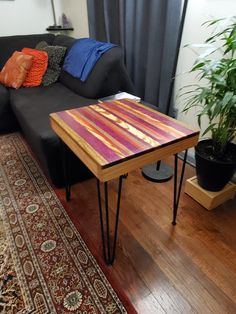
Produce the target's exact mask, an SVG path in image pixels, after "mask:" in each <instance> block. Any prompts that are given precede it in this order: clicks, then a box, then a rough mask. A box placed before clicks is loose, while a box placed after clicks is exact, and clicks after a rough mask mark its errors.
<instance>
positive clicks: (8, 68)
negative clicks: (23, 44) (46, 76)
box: [0, 51, 33, 88]
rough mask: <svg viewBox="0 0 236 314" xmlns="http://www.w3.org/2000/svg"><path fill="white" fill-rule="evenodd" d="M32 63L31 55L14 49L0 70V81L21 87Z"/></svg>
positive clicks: (9, 85) (6, 84)
mask: <svg viewBox="0 0 236 314" xmlns="http://www.w3.org/2000/svg"><path fill="white" fill-rule="evenodd" d="M32 64H33V57H32V56H29V55H27V54H24V53H22V52H19V51H15V52H14V53H13V55H12V56H11V57H10V58H9V59H8V60H7V62H6V64H5V65H4V67H3V69H2V71H1V72H0V83H2V84H4V85H5V86H8V87H13V88H19V87H21V85H22V84H23V83H24V81H25V79H26V76H27V74H28V73H29V71H30V69H31V67H32Z"/></svg>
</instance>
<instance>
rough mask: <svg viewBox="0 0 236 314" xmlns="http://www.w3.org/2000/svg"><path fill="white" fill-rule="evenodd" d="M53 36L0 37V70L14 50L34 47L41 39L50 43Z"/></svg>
mask: <svg viewBox="0 0 236 314" xmlns="http://www.w3.org/2000/svg"><path fill="white" fill-rule="evenodd" d="M54 37H55V35H53V34H39V35H17V36H4V37H0V52H1V53H0V71H1V69H2V68H3V66H4V64H5V63H6V61H7V60H8V59H9V58H10V56H11V55H12V54H13V52H14V51H16V50H18V51H21V50H22V49H23V48H24V47H29V48H35V46H36V45H37V44H38V43H39V42H40V41H42V40H45V41H46V42H47V43H48V44H49V45H51V44H52V42H53V40H54Z"/></svg>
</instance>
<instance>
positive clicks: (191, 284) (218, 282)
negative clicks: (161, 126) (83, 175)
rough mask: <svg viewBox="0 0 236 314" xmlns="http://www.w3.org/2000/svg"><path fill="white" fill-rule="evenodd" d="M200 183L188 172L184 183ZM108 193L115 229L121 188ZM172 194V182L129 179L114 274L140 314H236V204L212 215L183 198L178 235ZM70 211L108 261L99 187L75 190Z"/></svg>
mask: <svg viewBox="0 0 236 314" xmlns="http://www.w3.org/2000/svg"><path fill="white" fill-rule="evenodd" d="M166 161H167V163H169V164H172V159H168V160H166ZM193 175H194V169H193V168H192V167H191V166H189V165H187V167H186V175H185V178H189V177H191V176H193ZM109 186H110V189H109V191H110V204H111V208H110V214H111V222H114V204H115V200H116V196H117V194H116V190H117V181H116V180H112V182H111V183H109ZM172 191H173V182H172V181H169V182H166V183H162V184H155V183H152V182H149V181H147V180H145V179H144V178H143V177H142V176H141V174H140V171H139V170H138V171H134V172H131V173H130V174H129V176H128V179H127V180H125V182H124V187H123V190H122V200H121V213H120V225H119V236H118V246H117V256H116V260H115V263H114V265H113V266H112V267H110V268H109V271H111V272H112V273H113V275H114V276H115V278H116V280H117V281H118V283H119V285H120V286H121V287H122V288H123V289H124V291H125V293H126V294H127V296H128V297H129V298H130V300H131V301H132V303H133V304H134V306H135V307H136V309H137V310H138V313H141V314H143V313H144V314H146V313H147V314H152V313H200V314H202V313H204V314H205V313H214V314H215V313H216V314H222V313H230V314H231V313H232V314H233V313H236V230H235V229H236V228H235V221H236V198H235V199H234V200H232V201H229V202H227V203H225V204H223V205H221V206H219V207H218V208H217V209H214V210H212V211H207V210H205V209H204V208H203V207H202V206H201V205H199V204H198V203H196V202H195V201H194V200H193V199H191V198H190V197H189V196H188V195H186V194H184V193H182V196H181V199H180V208H179V212H178V217H177V225H176V226H175V227H174V226H172V225H171V218H172ZM60 193H61V190H60ZM62 199H63V197H62ZM67 205H68V207H69V211H70V214H71V215H72V218H73V217H74V218H76V217H77V219H78V220H79V223H80V225H81V226H82V234H83V235H84V236H85V238H87V239H89V242H91V243H93V248H91V249H92V250H93V249H94V247H95V249H94V250H95V251H96V254H100V255H101V254H102V250H101V248H102V246H101V237H100V226H99V214H98V205H97V191H96V180H95V179H91V180H88V181H86V182H82V183H79V184H77V185H75V186H73V188H72V201H71V202H70V203H69V204H67Z"/></svg>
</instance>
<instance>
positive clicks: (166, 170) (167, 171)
mask: <svg viewBox="0 0 236 314" xmlns="http://www.w3.org/2000/svg"><path fill="white" fill-rule="evenodd" d="M173 174H174V173H173V169H172V168H171V167H170V166H168V165H167V164H165V163H164V162H163V161H162V162H156V163H154V164H150V165H147V166H145V167H143V168H142V175H143V176H144V178H146V179H147V180H149V181H153V182H165V181H168V180H170V179H171V178H172V177H173Z"/></svg>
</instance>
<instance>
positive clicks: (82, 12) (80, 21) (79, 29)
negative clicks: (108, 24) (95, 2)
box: [62, 0, 89, 38]
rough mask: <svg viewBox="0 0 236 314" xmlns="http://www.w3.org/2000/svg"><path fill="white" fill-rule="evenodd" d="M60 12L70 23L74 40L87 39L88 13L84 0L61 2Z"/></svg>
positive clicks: (63, 0)
mask: <svg viewBox="0 0 236 314" xmlns="http://www.w3.org/2000/svg"><path fill="white" fill-rule="evenodd" d="M62 11H63V13H65V14H66V16H67V17H68V18H69V19H70V21H71V22H72V25H73V28H74V31H73V32H70V34H69V35H70V36H73V37H75V38H82V37H89V28H88V13H87V1H86V0H62Z"/></svg>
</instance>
